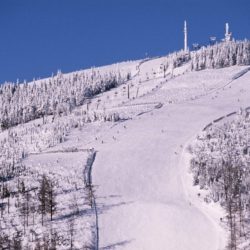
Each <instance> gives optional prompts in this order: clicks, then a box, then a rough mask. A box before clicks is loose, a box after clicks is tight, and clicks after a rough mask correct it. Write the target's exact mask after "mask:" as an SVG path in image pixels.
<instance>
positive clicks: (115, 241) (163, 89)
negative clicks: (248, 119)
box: [60, 58, 250, 250]
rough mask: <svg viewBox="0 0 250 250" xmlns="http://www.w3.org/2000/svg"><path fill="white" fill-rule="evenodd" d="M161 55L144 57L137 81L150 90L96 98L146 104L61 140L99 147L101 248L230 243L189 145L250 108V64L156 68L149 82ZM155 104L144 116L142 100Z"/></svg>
mask: <svg viewBox="0 0 250 250" xmlns="http://www.w3.org/2000/svg"><path fill="white" fill-rule="evenodd" d="M162 60H164V58H162V59H159V58H158V59H154V60H150V61H145V62H143V63H141V64H140V67H141V68H139V72H138V74H136V75H135V77H134V78H133V79H132V81H133V83H134V86H136V84H138V85H139V84H140V86H141V87H140V88H142V91H144V92H145V94H143V95H141V96H137V97H136V98H131V99H130V100H127V97H126V95H122V94H121V95H120V96H119V93H122V91H123V90H122V88H120V90H119V87H118V88H117V89H114V90H110V91H109V92H107V93H103V94H102V95H100V96H98V98H99V99H100V100H101V101H100V104H102V100H103V102H104V103H105V100H106V97H107V95H109V96H112V95H113V93H114V92H116V93H117V95H118V97H116V98H114V99H112V102H110V98H109V103H107V102H106V103H105V105H106V108H107V110H108V109H114V108H116V109H117V110H118V111H119V110H122V109H124V108H125V107H126V108H127V112H131V109H133V108H134V107H135V106H136V107H140V109H141V110H137V111H136V112H134V113H133V117H132V119H129V120H126V121H123V122H120V123H119V122H118V123H116V124H115V125H112V124H108V123H106V124H105V125H103V124H99V123H95V124H89V125H86V126H85V128H84V129H83V131H81V132H79V131H73V132H72V133H71V135H70V136H69V138H68V140H67V141H66V142H65V143H64V144H63V146H64V147H68V146H75V147H79V148H81V147H85V148H86V147H88V148H95V150H97V156H96V160H95V162H94V165H93V183H94V185H95V186H96V194H95V197H96V203H97V209H98V218H97V219H98V228H99V239H98V240H99V249H129V250H144V249H145V250H151V249H152V250H154V249H168V250H176V249H177V250H196V249H197V250H200V249H203V250H220V249H224V247H225V246H226V243H227V233H226V228H225V225H224V224H222V223H221V221H220V218H222V217H223V215H224V213H223V211H222V209H221V208H220V206H219V204H213V203H210V204H207V203H205V202H204V201H203V198H204V195H205V194H204V192H201V191H200V190H199V189H198V188H197V187H193V186H192V176H191V174H189V173H188V165H189V163H188V160H189V154H188V153H187V151H186V147H187V146H188V145H189V144H191V143H192V142H193V140H194V139H195V136H196V135H197V134H198V133H199V131H201V130H202V129H203V128H204V127H205V126H206V125H207V124H208V123H210V122H211V121H213V120H214V119H216V118H218V117H220V116H222V115H225V114H227V113H230V112H232V111H237V110H238V109H239V108H240V107H246V106H249V98H248V97H249V92H250V86H249V79H250V73H249V72H247V71H246V72H245V74H242V75H241V72H242V71H244V70H246V68H247V67H239V66H235V67H230V68H224V69H218V70H204V71H199V72H188V73H186V71H187V70H188V65H184V66H183V67H181V68H178V69H177V70H176V72H172V73H173V74H172V75H174V76H175V77H174V78H167V79H166V78H163V77H160V76H159V77H158V78H157V79H156V78H155V76H154V75H155V74H152V75H151V76H150V77H149V79H147V80H145V82H144V83H143V81H142V80H141V78H142V77H143V76H145V72H148V71H149V70H150V68H152V69H153V70H152V72H154V71H156V70H157V69H159V67H160V64H161V63H162ZM143 72H144V73H143ZM184 73H185V74H184ZM236 75H241V77H239V78H236V77H235V76H236ZM150 78H151V79H150ZM159 83H160V85H159V86H158V87H153V88H151V89H149V86H151V87H152V86H154V85H155V84H159ZM152 102H161V103H162V104H163V107H161V108H160V109H156V108H152V109H151V110H146V112H142V115H140V114H141V112H140V113H139V111H142V110H143V108H144V107H143V104H145V103H152ZM111 104H112V105H111ZM60 147H61V146H60ZM198 193H200V194H201V195H200V196H199V197H198V195H197V194H198Z"/></svg>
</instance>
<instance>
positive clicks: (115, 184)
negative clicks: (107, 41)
mask: <svg viewBox="0 0 250 250" xmlns="http://www.w3.org/2000/svg"><path fill="white" fill-rule="evenodd" d="M249 64H250V42H249V41H247V40H246V41H236V42H235V41H229V42H223V43H220V44H216V45H214V46H209V47H203V48H201V49H200V50H198V51H191V52H188V53H186V52H184V51H179V52H176V53H172V54H170V55H167V56H163V57H158V58H147V59H144V60H138V61H130V62H124V63H117V64H114V65H109V66H105V67H100V68H92V69H87V70H82V71H78V72H73V73H69V74H63V73H62V72H60V71H59V72H58V74H57V75H56V76H52V77H51V78H48V79H42V80H37V81H35V80H34V81H33V82H31V83H22V84H20V83H15V84H13V83H5V84H3V85H1V86H0V122H1V133H0V144H1V147H0V164H1V168H0V194H1V201H0V209H1V220H0V228H1V231H0V249H130V250H133V249H135V250H138V249H139V250H144V249H170V250H172V249H173V250H176V249H177V250H189V249H190V250H194V249H197V250H198V249H199V250H200V249H204V250H208V249H211V250H216V249H218V250H219V249H225V248H226V246H228V248H229V249H249V244H250V243H249V236H248V227H249V224H248V222H247V221H248V220H249V213H248V212H247V211H248V210H247V209H248V198H247V197H248V187H249V181H248V179H249V178H248V176H249V174H248V173H249V170H248V167H249V164H248V160H249V157H248V156H249V152H248V147H249V145H248V144H249V138H248V134H249V133H248V129H249V127H250V126H249V118H248V109H246V108H247V107H248V106H249V91H250V86H249V84H248V83H249V80H250V73H249V71H250V70H249V69H250V68H249V66H248V65H249ZM245 109H246V110H245ZM239 110H242V111H241V113H240V114H239V115H238V111H239ZM218 131H222V132H218ZM211 138H212V139H211ZM228 138H229V139H228ZM232 138H233V139H232ZM230 143H231V144H230ZM229 144H230V145H231V151H230V152H234V154H235V155H238V156H239V157H238V156H237V163H239V162H240V164H234V165H233V167H234V170H235V171H234V172H233V173H234V174H237V176H238V175H239V174H241V173H242V172H241V171H240V170H241V168H242V169H244V175H242V176H241V177H240V178H236V177H235V176H233V175H232V172H228V173H229V174H228V176H227V178H231V179H233V180H238V182H237V185H234V182H233V181H232V182H229V183H231V184H230V186H229V188H230V190H229V191H228V189H225V187H227V186H225V185H224V186H223V185H222V184H221V183H225V180H226V177H225V178H222V176H223V175H222V174H221V173H222V172H224V173H225V171H224V167H225V166H224V165H223V164H224V163H223V164H222V163H221V162H222V160H221V159H224V158H225V157H226V156H227V155H228V154H224V149H225V148H229V146H228V145H229ZM235 145H239V146H237V148H235V147H234V146H235ZM223 157H224V158H223ZM234 159H235V158H234ZM228 162H233V160H232V161H228ZM243 163H244V164H243ZM204 164H205V165H204ZM239 166H240V167H239ZM243 166H244V167H243ZM233 167H232V168H233ZM236 170H237V171H238V170H239V171H238V172H237V171H236ZM243 177H244V178H243ZM243 179H244V181H243ZM215 180H216V181H215ZM194 184H195V185H194ZM243 184H244V185H243ZM239 194H241V196H240V197H242V199H241V198H239ZM225 195H230V197H231V198H230V199H228V198H225ZM236 200H237V202H238V203H239V202H241V204H243V205H242V206H241V207H240V209H239V210H237V209H238V206H237V209H236V206H234V209H232V210H230V209H229V208H231V205H235V204H236V203H235V202H236ZM238 203H237V204H238ZM229 212H230V214H229ZM238 219H239V221H238Z"/></svg>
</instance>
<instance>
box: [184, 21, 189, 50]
mask: <svg viewBox="0 0 250 250" xmlns="http://www.w3.org/2000/svg"><path fill="white" fill-rule="evenodd" d="M184 51H185V52H187V51H188V45H187V21H186V20H185V21H184Z"/></svg>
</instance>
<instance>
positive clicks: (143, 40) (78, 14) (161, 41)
mask: <svg viewBox="0 0 250 250" xmlns="http://www.w3.org/2000/svg"><path fill="white" fill-rule="evenodd" d="M184 19H187V21H188V28H189V44H191V43H192V42H199V43H207V41H208V38H209V36H211V35H215V36H217V37H219V38H222V37H223V35H224V23H225V22H229V23H230V29H231V30H232V31H233V35H234V37H235V38H236V39H244V38H250V0H207V1H203V0H0V83H2V82H4V81H16V79H17V78H19V79H20V81H22V80H23V79H27V80H31V79H32V78H33V77H35V78H37V77H46V76H50V75H51V73H52V72H56V71H57V69H61V70H62V72H70V71H73V70H78V69H82V68H86V67H90V66H94V65H95V66H99V65H104V64H110V63H113V62H117V61H123V60H128V59H136V58H143V57H145V53H148V55H149V56H156V55H164V54H167V53H169V52H172V51H174V50H178V49H180V48H182V46H183V21H184Z"/></svg>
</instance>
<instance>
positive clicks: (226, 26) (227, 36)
mask: <svg viewBox="0 0 250 250" xmlns="http://www.w3.org/2000/svg"><path fill="white" fill-rule="evenodd" d="M231 40H232V32H229V24H228V23H226V25H225V41H227V42H228V41H231Z"/></svg>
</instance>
